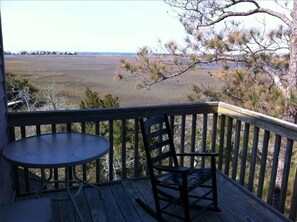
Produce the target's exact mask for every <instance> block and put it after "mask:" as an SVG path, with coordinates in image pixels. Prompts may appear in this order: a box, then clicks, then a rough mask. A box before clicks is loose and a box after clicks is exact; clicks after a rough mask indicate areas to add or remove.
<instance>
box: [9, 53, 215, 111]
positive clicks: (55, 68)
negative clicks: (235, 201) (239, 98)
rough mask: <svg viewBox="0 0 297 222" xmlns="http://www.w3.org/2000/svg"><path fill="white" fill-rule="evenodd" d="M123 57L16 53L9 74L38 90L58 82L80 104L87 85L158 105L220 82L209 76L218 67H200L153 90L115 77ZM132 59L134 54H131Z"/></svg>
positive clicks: (131, 102)
mask: <svg viewBox="0 0 297 222" xmlns="http://www.w3.org/2000/svg"><path fill="white" fill-rule="evenodd" d="M123 58H124V57H120V56H98V55H97V56H78V55H76V56H61V55H59V56H53V55H51V56H44V55H43V56H36V55H32V56H30V55H14V56H6V57H5V69H6V73H8V72H10V73H13V74H15V75H16V76H18V77H20V78H23V79H27V80H29V83H31V84H32V85H34V86H35V87H37V88H38V89H44V88H46V87H48V85H50V84H53V83H54V84H55V86H56V87H57V91H58V92H59V94H60V95H63V96H65V97H67V98H68V103H69V104H78V103H79V101H80V100H82V99H83V98H84V92H85V89H86V87H89V88H91V89H92V90H96V91H97V92H99V95H101V96H104V95H105V94H107V93H111V94H112V95H114V96H118V97H119V100H120V105H121V106H138V105H149V104H150V105H155V104H170V103H184V102H188V100H187V95H188V94H190V93H192V84H194V83H196V84H197V83H199V82H200V83H201V82H208V83H209V84H212V85H215V84H218V82H217V80H216V79H215V78H213V77H211V76H210V75H209V72H213V71H215V68H212V67H209V68H200V69H199V70H197V71H195V72H189V73H186V74H184V75H183V76H181V77H177V78H174V79H170V80H167V81H165V82H162V83H160V84H157V85H154V86H152V87H151V88H150V89H149V90H139V89H136V88H135V85H136V82H135V80H133V79H131V80H128V81H126V80H123V81H116V80H114V79H113V77H114V75H115V73H116V71H117V69H118V68H119V65H120V61H121V59H123ZM127 59H131V57H127Z"/></svg>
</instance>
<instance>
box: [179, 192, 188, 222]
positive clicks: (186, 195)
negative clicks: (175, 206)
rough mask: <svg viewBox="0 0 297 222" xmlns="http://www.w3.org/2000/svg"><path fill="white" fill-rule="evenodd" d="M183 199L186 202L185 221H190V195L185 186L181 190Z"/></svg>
mask: <svg viewBox="0 0 297 222" xmlns="http://www.w3.org/2000/svg"><path fill="white" fill-rule="evenodd" d="M180 195H181V199H182V201H183V204H184V217H185V222H189V221H190V204H189V196H188V192H187V190H185V188H182V190H181V191H180Z"/></svg>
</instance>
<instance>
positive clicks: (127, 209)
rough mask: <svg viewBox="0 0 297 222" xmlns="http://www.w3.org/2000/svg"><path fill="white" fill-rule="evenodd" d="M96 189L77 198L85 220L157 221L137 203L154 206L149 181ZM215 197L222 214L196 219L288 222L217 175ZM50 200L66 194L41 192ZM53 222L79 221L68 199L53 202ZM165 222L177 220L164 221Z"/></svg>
mask: <svg viewBox="0 0 297 222" xmlns="http://www.w3.org/2000/svg"><path fill="white" fill-rule="evenodd" d="M99 190H100V191H98V190H97V189H95V188H91V187H85V188H84V189H83V191H82V192H81V194H80V195H79V196H78V197H76V202H77V204H78V207H79V209H80V212H81V214H82V217H83V218H84V221H85V222H88V221H117V222H118V221H129V222H133V221H156V220H155V219H154V218H153V217H151V216H150V215H149V214H147V213H146V212H145V211H144V210H143V209H142V208H141V207H140V206H139V205H138V204H137V203H136V202H135V198H142V199H143V200H145V201H146V202H147V203H148V204H149V205H151V206H154V203H153V196H152V191H151V185H150V181H149V179H135V180H125V181H116V182H113V183H106V184H101V185H99ZM218 195H219V207H220V209H221V212H205V213H203V214H201V215H200V216H198V217H197V219H195V221H202V222H204V221H205V222H206V221H207V222H212V221H219V222H220V221H221V222H224V221H225V222H230V221H232V222H234V221H251V222H252V221H274V222H277V221H282V222H283V221H290V220H288V219H287V218H286V217H284V216H283V215H282V214H280V213H278V212H277V211H276V210H274V209H273V208H272V207H271V206H269V205H268V204H267V203H265V202H264V201H262V200H261V199H259V198H257V197H255V196H254V195H252V194H250V193H249V192H248V191H247V190H245V189H244V188H242V187H240V186H239V185H237V184H236V183H235V182H232V181H231V180H230V179H228V178H227V177H226V176H224V175H222V174H221V173H218ZM44 196H45V197H49V198H52V199H57V198H63V197H64V198H65V197H67V193H66V191H59V192H48V193H44ZM52 206H53V217H54V221H61V222H62V221H63V222H65V221H73V222H74V221H79V219H78V215H77V214H76V213H75V211H74V208H73V205H72V203H71V202H70V200H59V201H57V200H53V201H52ZM166 219H168V221H176V220H175V219H173V218H166Z"/></svg>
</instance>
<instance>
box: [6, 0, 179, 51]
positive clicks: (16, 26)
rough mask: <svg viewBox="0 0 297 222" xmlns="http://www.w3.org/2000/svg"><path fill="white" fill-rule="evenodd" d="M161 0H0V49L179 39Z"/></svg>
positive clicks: (123, 45)
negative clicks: (0, 34) (0, 40)
mask: <svg viewBox="0 0 297 222" xmlns="http://www.w3.org/2000/svg"><path fill="white" fill-rule="evenodd" d="M168 11H170V8H169V7H168V6H167V5H166V4H165V3H163V2H162V1H1V14H2V15H1V16H2V26H3V33H4V34H3V38H4V50H6V51H18V50H60V51H101V52H136V51H137V50H138V48H139V47H142V46H144V45H150V46H154V45H156V44H157V40H158V39H161V40H162V41H168V40H177V39H182V38H183V36H184V32H183V28H182V26H181V24H180V23H179V21H178V20H177V18H175V17H174V16H173V13H169V14H168V13H167V12H168Z"/></svg>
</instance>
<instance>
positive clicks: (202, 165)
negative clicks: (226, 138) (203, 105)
mask: <svg viewBox="0 0 297 222" xmlns="http://www.w3.org/2000/svg"><path fill="white" fill-rule="evenodd" d="M207 118H208V115H207V113H203V125H202V150H201V151H202V152H206V139H207ZM201 167H202V168H205V157H202V159H201Z"/></svg>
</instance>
